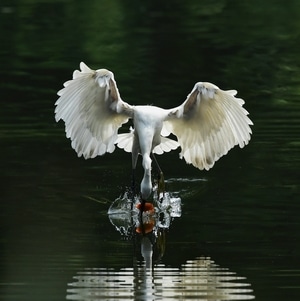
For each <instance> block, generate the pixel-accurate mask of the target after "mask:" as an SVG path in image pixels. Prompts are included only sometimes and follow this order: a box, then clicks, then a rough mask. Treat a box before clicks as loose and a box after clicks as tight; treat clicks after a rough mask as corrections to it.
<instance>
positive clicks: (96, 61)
mask: <svg viewBox="0 0 300 301" xmlns="http://www.w3.org/2000/svg"><path fill="white" fill-rule="evenodd" d="M299 20H300V4H299V1H298V0H294V1H293V0H289V1H279V0H278V1H275V0H266V1H261V0H259V1H258V0H251V1H233V0H232V1H230V0H214V1H209V0H200V1H199V0H197V1H195V0H186V1H176V0H175V1H166V0H165V1H153V0H151V1H150V0H149V1H148V0H144V1H137V0H133V1H127V0H125V1H124V0H122V1H121V0H110V1H96V0H94V1H74V0H66V1H62V0H57V1H54V0H53V1H46V0H44V1H42V0H40V1H37V0H35V1H34V0H32V1H29V0H27V1H25V0H23V1H17V0H15V1H13V0H10V1H5V0H3V1H1V5H0V37H1V46H0V77H1V79H0V103H1V108H0V158H1V159H0V168H1V169H0V170H1V173H0V180H1V182H0V183H1V201H0V202H1V203H0V206H1V208H0V209H1V210H0V219H1V236H0V244H1V246H0V247H1V249H0V252H1V253H0V256H1V257H0V290H1V291H0V293H1V295H0V297H1V299H2V300H64V299H65V295H66V289H67V284H68V283H69V282H71V281H72V277H73V276H74V275H76V273H77V272H78V271H80V270H82V269H84V268H86V267H105V268H106V267H107V268H117V269H118V268H123V267H130V266H131V265H132V245H131V243H130V241H126V240H124V239H122V238H121V236H120V234H119V233H117V232H116V231H115V229H114V227H113V226H112V225H111V224H110V222H109V220H108V218H107V214H106V213H107V210H108V207H109V205H110V204H111V203H112V202H113V200H114V199H116V198H117V197H118V196H119V195H120V194H121V193H122V191H124V189H125V188H126V186H128V185H129V184H130V180H129V179H130V166H131V161H130V155H129V154H127V153H123V152H122V151H121V150H116V151H115V153H113V154H107V155H105V156H104V157H99V158H96V159H93V160H88V161H85V160H84V159H82V158H77V156H76V153H75V152H74V151H73V150H72V148H71V146H70V141H69V140H68V139H66V138H65V133H64V125H63V123H62V122H61V123H59V124H56V123H55V120H54V103H55V101H56V99H57V96H56V92H57V91H58V90H59V89H61V87H62V83H63V82H64V81H66V80H68V79H69V78H70V77H71V74H72V72H73V70H74V69H78V67H79V62H80V61H84V62H85V63H86V64H87V65H88V66H90V67H91V68H93V69H98V68H108V69H110V70H112V71H113V72H114V74H115V78H116V80H117V83H118V87H119V90H120V93H121V96H122V98H123V99H124V100H125V101H127V102H129V103H131V104H155V105H158V106H161V107H164V108H170V107H174V106H177V105H179V104H180V103H182V102H183V101H184V100H185V97H186V95H187V94H188V93H189V92H190V91H191V89H192V87H193V85H194V84H195V82H197V81H209V82H213V83H215V84H216V85H218V86H219V87H220V88H222V89H236V90H238V92H239V94H238V95H239V96H240V97H242V98H243V99H245V101H246V104H245V107H246V109H247V110H248V111H249V112H250V118H251V119H252V120H253V122H254V126H253V136H252V140H251V141H250V144H249V145H248V146H247V147H246V148H244V149H242V150H241V149H239V148H235V149H233V150H231V151H230V152H229V153H228V155H226V156H225V157H223V158H222V159H221V160H220V161H219V162H217V163H216V165H215V167H214V168H213V169H212V170H211V171H209V172H206V171H199V170H196V169H195V168H193V167H192V166H188V165H186V164H185V162H184V161H182V160H179V159H178V151H175V152H173V153H170V154H165V155H163V156H162V157H158V159H159V161H160V164H161V167H162V169H163V170H164V172H165V177H166V178H167V179H168V178H177V181H175V182H173V183H170V184H169V186H168V187H167V189H168V190H169V191H176V192H178V193H179V196H180V197H181V199H182V203H183V207H182V216H181V218H179V219H176V220H175V221H174V223H173V225H172V227H171V228H170V229H169V232H168V234H167V249H166V253H165V255H164V257H163V259H162V263H163V264H165V265H166V266H171V267H172V266H176V267H180V266H181V265H182V264H184V263H185V262H186V261H187V260H191V259H193V258H195V257H197V256H202V255H203V256H210V257H211V258H213V260H214V261H215V262H217V263H218V264H220V265H221V266H224V267H227V268H229V269H230V270H232V271H235V272H236V273H237V274H239V275H242V276H245V277H246V278H247V282H248V283H250V284H251V287H252V289H253V291H254V295H255V296H256V299H257V300H298V299H299V297H300V286H299V280H300V275H299V270H300V264H299V262H300V260H299V251H300V241H299V231H300V221H299V209H300V205H299V185H298V183H299V167H300V164H299V149H300V140H299V129H300V127H299V117H300V111H299V108H300V106H299V97H300V85H299V84H300V78H299V70H300V56H299V53H300V49H299V48H300V47H299V46H300V21H299ZM183 179H200V180H201V181H195V182H193V181H185V180H183ZM92 198H95V199H97V200H101V203H99V202H94V201H92V200H91V199H92ZM174 250H176V251H174ZM174 298H176V296H174Z"/></svg>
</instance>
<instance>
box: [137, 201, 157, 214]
mask: <svg viewBox="0 0 300 301" xmlns="http://www.w3.org/2000/svg"><path fill="white" fill-rule="evenodd" d="M141 207H142V204H141V203H138V204H137V205H136V208H137V209H139V210H140V209H141ZM147 211H149V212H150V213H152V212H154V206H153V204H152V203H145V204H144V210H143V212H147Z"/></svg>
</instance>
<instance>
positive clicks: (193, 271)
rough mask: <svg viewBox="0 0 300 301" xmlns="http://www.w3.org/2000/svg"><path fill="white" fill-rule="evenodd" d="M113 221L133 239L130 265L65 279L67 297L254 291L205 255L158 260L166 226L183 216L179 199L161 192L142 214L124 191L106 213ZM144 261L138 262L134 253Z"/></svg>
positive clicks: (249, 294)
mask: <svg viewBox="0 0 300 301" xmlns="http://www.w3.org/2000/svg"><path fill="white" fill-rule="evenodd" d="M108 215H109V218H110V221H111V223H112V224H113V225H114V226H115V228H116V229H117V230H118V231H119V232H120V233H121V234H122V235H123V236H125V237H127V238H128V239H129V238H131V240H132V241H133V242H134V246H135V256H134V258H135V260H134V264H133V266H132V267H127V268H125V267H124V268H121V269H118V270H117V269H107V268H92V269H85V270H83V271H81V272H78V274H77V275H76V276H74V281H73V282H72V283H69V285H68V286H69V288H68V290H67V299H68V300H190V299H192V300H250V299H254V298H255V297H254V294H253V290H252V289H251V286H250V284H248V283H247V281H246V279H245V278H244V277H240V276H237V275H236V274H235V273H234V272H231V271H229V269H227V268H222V267H220V266H218V265H217V264H216V263H215V262H214V261H213V260H212V259H211V258H209V257H198V258H195V259H193V260H188V261H186V262H185V263H184V264H182V265H181V266H180V267H179V268H178V267H168V266H165V265H164V264H161V263H159V260H160V258H161V257H162V256H163V254H164V251H165V246H166V230H167V229H168V228H169V227H170V225H171V221H172V219H174V218H176V217H180V216H181V199H180V198H178V197H172V196H171V195H170V194H168V193H165V194H164V196H163V197H162V198H159V199H156V200H155V202H154V203H153V204H148V203H146V207H145V210H144V212H143V213H142V214H140V211H139V201H138V198H136V199H135V200H134V203H132V202H131V199H129V198H128V197H127V195H126V194H125V195H124V197H122V198H119V199H117V200H116V201H115V202H114V203H113V204H112V206H111V207H110V209H109V211H108ZM139 256H140V257H142V258H143V260H137V258H138V257H139Z"/></svg>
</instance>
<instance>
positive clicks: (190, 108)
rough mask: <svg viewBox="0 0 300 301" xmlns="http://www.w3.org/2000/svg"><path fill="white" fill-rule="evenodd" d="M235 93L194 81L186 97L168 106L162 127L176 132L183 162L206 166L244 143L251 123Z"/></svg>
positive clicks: (242, 102)
mask: <svg viewBox="0 0 300 301" xmlns="http://www.w3.org/2000/svg"><path fill="white" fill-rule="evenodd" d="M236 93H237V92H236V91H235V90H230V91H223V90H221V89H219V88H218V87H217V86H215V85H213V84H210V83H203V82H198V83H196V85H195V86H194V88H193V90H192V92H191V93H190V94H189V95H188V97H187V99H186V101H185V102H184V103H183V104H182V105H180V106H179V107H176V108H174V109H171V110H170V113H169V116H168V118H167V120H166V121H165V123H164V127H165V128H166V130H167V131H169V132H171V133H173V134H174V135H176V136H177V139H178V142H179V144H180V146H181V153H180V155H181V157H183V158H184V159H185V161H186V162H187V163H191V164H193V165H194V166H195V167H197V168H199V169H206V170H208V169H210V168H211V167H212V166H213V165H214V163H215V162H216V161H217V160H218V159H219V158H220V157H222V156H223V155H225V154H226V153H227V152H228V151H229V150H230V149H231V148H232V147H234V146H235V145H239V146H240V147H243V146H244V145H246V144H248V142H249V140H250V135H251V133H252V131H251V128H250V125H252V124H253V123H252V121H251V120H250V119H249V118H248V116H247V115H248V112H247V111H246V110H245V109H244V108H243V104H244V101H243V100H242V99H241V98H236V97H235V95H236Z"/></svg>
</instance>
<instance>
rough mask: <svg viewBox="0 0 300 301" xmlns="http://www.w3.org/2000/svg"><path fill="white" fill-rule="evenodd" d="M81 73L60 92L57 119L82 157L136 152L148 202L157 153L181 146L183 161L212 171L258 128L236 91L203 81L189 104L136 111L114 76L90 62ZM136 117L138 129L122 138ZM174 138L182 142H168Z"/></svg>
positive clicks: (66, 83)
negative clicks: (123, 96)
mask: <svg viewBox="0 0 300 301" xmlns="http://www.w3.org/2000/svg"><path fill="white" fill-rule="evenodd" d="M80 69H81V71H78V70H76V71H74V73H73V79H71V80H69V81H67V82H65V83H64V88H63V89H61V90H60V91H59V92H58V93H57V94H58V95H59V98H58V100H57V101H56V103H55V105H56V108H55V119H56V121H57V122H58V121H59V120H60V119H62V120H64V122H65V130H66V136H67V138H70V139H71V141H72V144H71V145H72V147H73V149H74V150H75V151H76V152H77V154H78V157H80V156H83V157H84V158H85V159H88V158H94V157H96V156H101V155H103V154H104V153H106V152H108V153H112V152H113V151H114V149H115V145H117V146H118V147H120V148H123V149H124V150H125V151H127V152H132V168H133V170H134V169H135V168H136V164H137V159H138V155H139V154H141V156H142V165H143V168H144V176H143V179H142V182H141V185H140V190H141V198H142V200H146V199H147V198H149V196H150V195H151V192H152V182H151V163H152V159H151V154H152V153H156V154H162V153H163V152H169V151H171V150H174V149H176V148H177V147H178V146H180V147H181V153H180V158H184V159H185V161H186V162H187V163H188V164H192V165H194V166H195V167H197V168H199V169H200V170H203V169H206V170H209V169H210V168H212V167H213V165H214V163H215V162H216V161H217V160H218V159H219V158H220V157H222V156H223V155H225V154H227V152H228V151H229V150H230V149H231V148H233V147H234V146H235V145H239V146H240V147H241V148H242V147H244V146H245V145H246V144H248V142H249V140H250V135H251V133H252V131H251V128H250V125H252V124H253V123H252V121H251V120H250V119H249V118H248V112H247V111H246V110H245V109H244V108H243V104H244V101H243V100H242V99H241V98H236V97H235V95H236V94H237V91H235V90H229V91H224V90H221V89H219V88H218V87H217V86H216V85H214V84H211V83H207V82H197V83H196V84H195V86H194V88H193V89H192V91H191V93H190V94H189V95H188V96H187V99H186V100H185V101H184V102H183V103H182V104H181V105H179V106H177V107H175V108H172V109H162V108H160V107H156V106H150V105H145V106H140V105H138V106H134V105H130V104H128V103H126V102H124V101H123V100H122V99H121V97H120V93H119V90H118V88H117V84H116V81H115V79H114V74H113V73H112V72H111V71H109V70H106V69H98V70H92V69H90V68H89V67H88V66H87V65H85V64H84V63H80ZM130 118H131V119H133V125H134V129H133V130H131V131H130V132H129V133H125V134H118V130H119V128H120V127H121V126H122V124H124V123H126V122H127V121H128V120H129V119H130ZM171 133H172V134H173V135H175V136H176V137H177V140H178V141H175V140H172V139H170V138H168V137H167V136H169V135H170V134H171Z"/></svg>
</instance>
